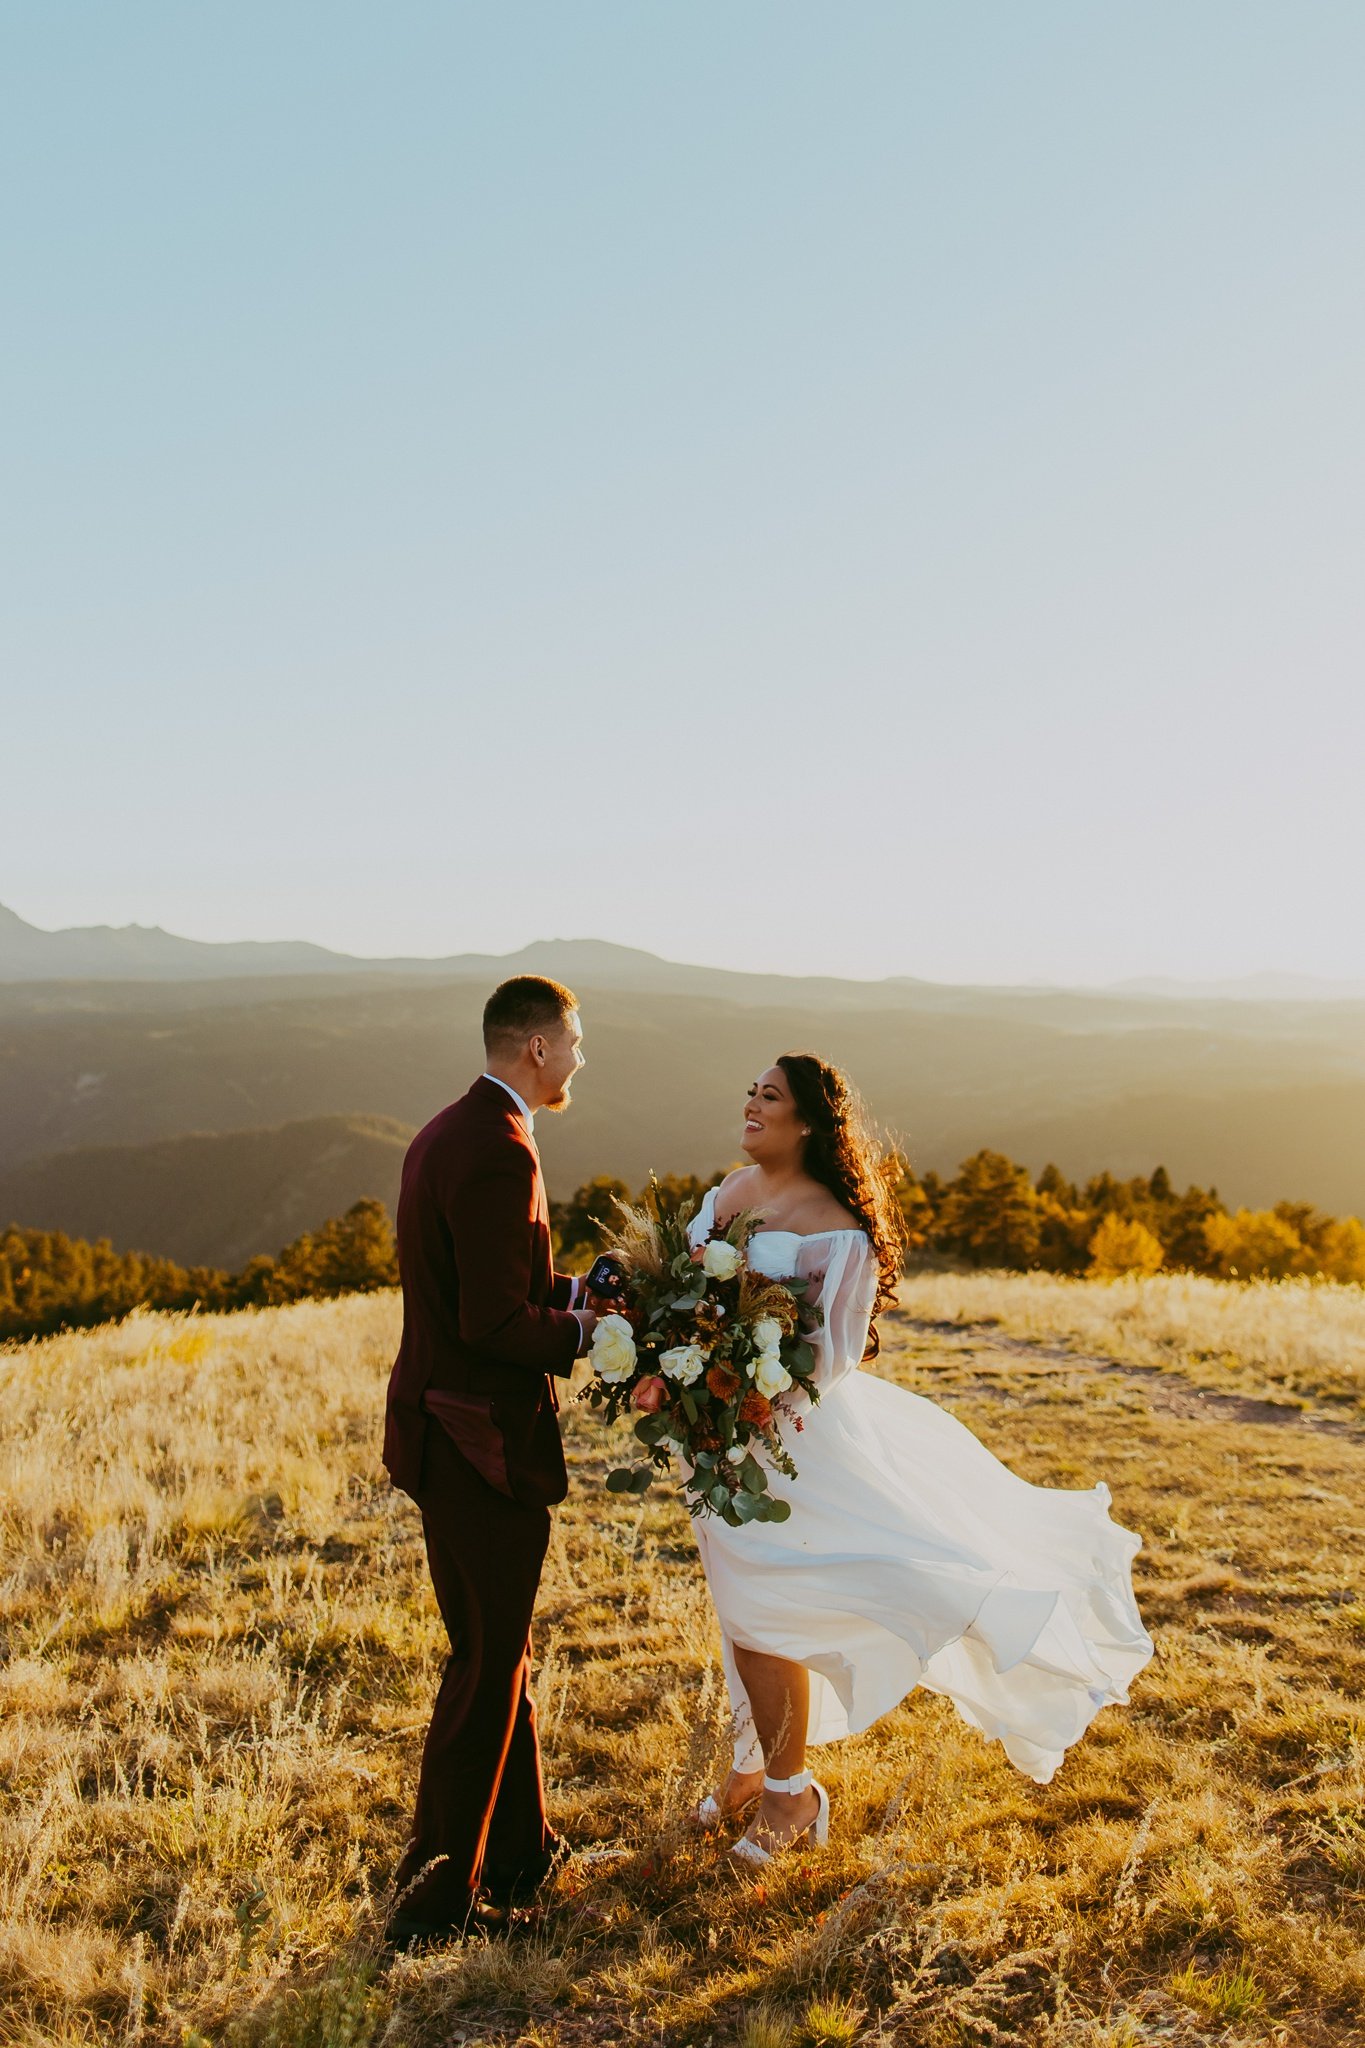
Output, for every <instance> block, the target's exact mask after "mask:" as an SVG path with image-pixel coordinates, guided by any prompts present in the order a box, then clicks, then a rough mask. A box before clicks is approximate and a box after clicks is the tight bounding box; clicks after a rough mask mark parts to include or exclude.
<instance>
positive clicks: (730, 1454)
mask: <svg viewBox="0 0 1365 2048" xmlns="http://www.w3.org/2000/svg"><path fill="white" fill-rule="evenodd" d="M725 1455H726V1457H727V1458H728V1459H729V1460H730V1463H731V1464H732V1465H742V1464H743V1463H744V1460H745V1459H746V1458H747V1457H748V1455H749V1446H748V1445H747V1444H731V1446H730V1448H729V1450H728V1451H727V1452H726V1453H725Z"/></svg>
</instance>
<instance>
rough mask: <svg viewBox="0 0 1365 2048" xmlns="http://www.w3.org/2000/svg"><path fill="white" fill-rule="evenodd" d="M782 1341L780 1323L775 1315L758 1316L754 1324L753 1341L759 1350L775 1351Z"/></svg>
mask: <svg viewBox="0 0 1365 2048" xmlns="http://www.w3.org/2000/svg"><path fill="white" fill-rule="evenodd" d="M781 1342H782V1325H781V1323H779V1322H778V1320H777V1317H776V1316H760V1317H759V1319H758V1321H757V1322H756V1323H755V1324H754V1343H755V1345H756V1346H757V1348H758V1349H759V1350H760V1351H776V1350H777V1348H778V1346H779V1345H780V1344H781Z"/></svg>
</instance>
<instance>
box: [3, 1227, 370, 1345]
mask: <svg viewBox="0 0 1365 2048" xmlns="http://www.w3.org/2000/svg"><path fill="white" fill-rule="evenodd" d="M397 1283H398V1254H397V1248H396V1246H395V1244H394V1237H393V1225H392V1223H391V1222H390V1221H389V1214H388V1211H387V1209H386V1208H385V1207H384V1204H383V1203H382V1202H377V1201H373V1200H369V1199H367V1200H365V1201H362V1202H356V1203H355V1204H354V1205H353V1206H352V1207H351V1208H349V1209H348V1210H347V1211H346V1214H345V1215H344V1216H337V1217H334V1218H333V1219H332V1221H331V1222H329V1223H324V1224H323V1225H322V1227H321V1229H320V1230H316V1231H305V1232H304V1234H303V1236H302V1237H297V1238H295V1240H294V1242H293V1243H292V1244H290V1245H286V1246H285V1248H284V1250H283V1251H282V1252H280V1253H279V1255H278V1256H277V1257H275V1258H271V1257H269V1256H268V1255H267V1254H261V1255H260V1256H258V1257H256V1258H254V1259H249V1260H248V1261H247V1263H246V1265H245V1266H243V1268H242V1270H241V1272H240V1273H226V1272H223V1271H221V1270H219V1269H218V1268H217V1267H213V1266H178V1265H177V1264H176V1263H175V1261H174V1260H173V1259H160V1258H153V1257H151V1256H149V1255H148V1254H147V1253H145V1252H116V1251H115V1250H114V1249H113V1247H112V1245H111V1244H110V1243H109V1240H108V1239H107V1238H101V1239H100V1241H99V1242H98V1244H88V1243H87V1242H86V1241H85V1240H84V1239H83V1238H78V1237H68V1236H67V1235H66V1233H65V1231H61V1230H21V1229H20V1228H19V1227H18V1225H12V1226H11V1227H10V1228H9V1229H8V1230H6V1231H3V1232H0V1338H7V1337H42V1336H48V1335H50V1334H51V1333H52V1332H53V1331H55V1330H62V1329H84V1328H87V1327H88V1326H89V1325H91V1324H93V1323H107V1322H114V1321H117V1319H118V1318H119V1317H120V1316H126V1315H127V1314H128V1313H129V1312H130V1310H132V1309H135V1308H159V1309H234V1308H265V1307H270V1306H273V1305H275V1304H277V1303H280V1302H287V1301H303V1300H306V1299H312V1298H315V1297H318V1296H322V1295H329V1294H354V1293H357V1292H359V1293H364V1292H368V1291H369V1290H371V1289H374V1288H376V1287H394V1286H396V1285H397Z"/></svg>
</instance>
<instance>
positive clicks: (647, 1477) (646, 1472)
mask: <svg viewBox="0 0 1365 2048" xmlns="http://www.w3.org/2000/svg"><path fill="white" fill-rule="evenodd" d="M653 1477H654V1473H653V1470H652V1468H651V1467H650V1466H648V1465H637V1466H636V1468H635V1470H634V1471H633V1472H632V1473H631V1475H630V1490H631V1492H632V1493H648V1492H649V1487H650V1481H651V1480H652V1479H653Z"/></svg>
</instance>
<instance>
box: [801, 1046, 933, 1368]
mask: <svg viewBox="0 0 1365 2048" xmlns="http://www.w3.org/2000/svg"><path fill="white" fill-rule="evenodd" d="M777 1064H778V1066H779V1067H781V1069H782V1072H783V1073H784V1074H785V1075H786V1077H787V1086H788V1087H789V1088H790V1089H791V1092H792V1100H793V1101H794V1102H795V1104H796V1108H797V1113H798V1115H799V1116H800V1118H801V1121H802V1123H804V1124H809V1126H810V1136H809V1137H808V1138H807V1140H806V1149H805V1154H804V1156H803V1159H802V1165H803V1166H804V1168H805V1171H806V1172H807V1173H808V1174H809V1175H810V1177H811V1179H812V1180H816V1181H819V1183H820V1185H821V1187H825V1188H828V1189H829V1191H830V1193H831V1194H832V1195H833V1196H834V1198H835V1200H836V1201H838V1202H840V1203H841V1204H842V1205H843V1207H844V1208H845V1209H847V1210H848V1211H849V1212H850V1214H851V1215H853V1216H856V1217H857V1219H858V1221H859V1223H861V1225H862V1227H863V1229H864V1230H865V1231H866V1232H867V1235H868V1239H869V1241H870V1243H871V1245H872V1250H873V1252H874V1253H875V1255H876V1260H877V1275H878V1279H877V1300H876V1303H875V1305H874V1307H873V1311H872V1313H873V1315H874V1317H875V1316H877V1315H878V1314H880V1312H881V1310H882V1309H884V1308H890V1306H891V1304H892V1303H893V1302H894V1301H895V1299H896V1283H897V1281H898V1280H899V1279H900V1276H901V1267H902V1265H903V1263H904V1260H905V1249H906V1242H907V1235H906V1228H905V1217H904V1215H903V1214H902V1212H901V1206H900V1203H899V1202H898V1201H897V1199H896V1188H897V1184H898V1182H899V1179H900V1166H899V1163H898V1161H897V1159H896V1155H895V1154H894V1153H893V1152H885V1151H883V1150H882V1148H881V1147H880V1146H879V1144H878V1142H877V1138H876V1136H875V1134H874V1132H873V1130H872V1128H871V1126H870V1124H869V1122H868V1118H867V1113H866V1111H865V1110H864V1108H863V1105H862V1103H861V1102H860V1101H859V1099H858V1096H857V1093H856V1092H855V1090H854V1088H853V1086H852V1084H851V1083H850V1082H849V1080H848V1078H847V1076H846V1075H844V1074H841V1073H840V1071H839V1069H838V1068H837V1067H832V1066H831V1065H830V1064H829V1061H828V1060H822V1059H821V1058H820V1057H819V1055H818V1054H816V1053H813V1052H784V1053H781V1054H779V1056H778V1060H777ZM879 1345H880V1339H879V1338H878V1336H877V1330H876V1325H875V1323H874V1325H873V1328H872V1330H871V1332H870V1335H869V1339H868V1351H867V1354H866V1355H867V1356H868V1357H869V1358H875V1357H876V1355H877V1351H878V1348H879Z"/></svg>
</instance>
